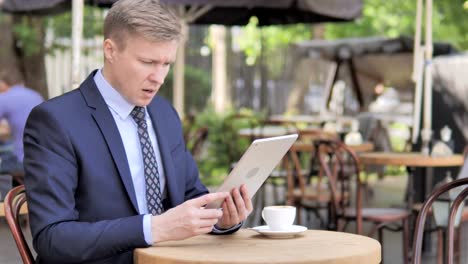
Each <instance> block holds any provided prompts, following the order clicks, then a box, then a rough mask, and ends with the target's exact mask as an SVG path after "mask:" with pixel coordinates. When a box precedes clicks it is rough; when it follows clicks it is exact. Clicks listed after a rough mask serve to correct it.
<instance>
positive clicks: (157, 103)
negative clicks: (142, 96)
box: [149, 95, 178, 117]
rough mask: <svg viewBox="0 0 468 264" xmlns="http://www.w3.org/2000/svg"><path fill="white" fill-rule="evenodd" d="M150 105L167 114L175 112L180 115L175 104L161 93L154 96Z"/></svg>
mask: <svg viewBox="0 0 468 264" xmlns="http://www.w3.org/2000/svg"><path fill="white" fill-rule="evenodd" d="M149 107H151V108H155V109H157V111H162V112H164V113H166V114H171V115H172V114H174V115H176V116H177V117H178V114H177V111H176V110H175V108H174V106H172V104H171V103H170V102H169V101H168V100H167V99H165V98H164V97H162V96H160V95H157V96H156V97H154V99H153V101H152V102H151V104H150V105H149Z"/></svg>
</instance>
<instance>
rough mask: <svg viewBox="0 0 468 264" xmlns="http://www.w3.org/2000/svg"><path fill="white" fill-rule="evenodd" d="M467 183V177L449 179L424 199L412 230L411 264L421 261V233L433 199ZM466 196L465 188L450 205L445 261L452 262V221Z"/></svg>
mask: <svg viewBox="0 0 468 264" xmlns="http://www.w3.org/2000/svg"><path fill="white" fill-rule="evenodd" d="M463 185H467V186H468V178H462V179H458V180H454V181H451V182H449V183H446V184H444V185H441V186H439V187H438V188H436V189H435V190H434V191H432V193H431V194H430V195H429V197H428V198H427V199H426V200H425V201H424V204H423V206H422V208H421V210H420V211H419V214H418V218H417V220H416V228H415V230H414V236H413V259H412V262H411V263H413V264H420V263H421V250H422V242H423V234H424V224H425V222H426V218H427V214H428V212H429V210H430V208H431V207H432V204H433V203H434V201H435V200H436V199H437V198H438V197H439V196H440V195H442V194H443V193H445V192H447V191H449V190H451V189H453V188H457V187H459V186H463ZM466 196H468V189H467V188H465V189H464V190H463V191H462V192H461V193H460V194H459V195H458V196H457V197H456V198H455V200H454V201H453V203H452V207H451V209H450V216H449V220H448V226H447V230H448V234H447V235H448V236H447V241H448V245H447V250H448V252H447V263H448V264H452V263H453V240H454V239H453V235H454V226H455V225H454V223H455V215H456V213H457V211H458V207H459V206H460V204H461V202H462V201H463V200H464V199H465V198H466Z"/></svg>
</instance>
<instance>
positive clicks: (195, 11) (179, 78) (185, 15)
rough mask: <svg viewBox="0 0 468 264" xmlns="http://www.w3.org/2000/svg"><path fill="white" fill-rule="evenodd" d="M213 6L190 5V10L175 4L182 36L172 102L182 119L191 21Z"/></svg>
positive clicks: (175, 65)
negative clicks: (187, 44) (187, 45)
mask: <svg viewBox="0 0 468 264" xmlns="http://www.w3.org/2000/svg"><path fill="white" fill-rule="evenodd" d="M211 8H212V6H211V5H207V6H204V7H199V6H196V5H195V6H189V7H188V10H187V9H186V7H185V6H184V5H179V6H173V7H172V10H173V11H174V12H175V13H176V14H177V15H178V16H179V18H180V20H181V27H182V37H181V39H180V42H179V48H178V49H177V57H176V61H175V63H174V83H173V96H172V103H173V104H174V107H175V109H176V110H177V113H178V114H179V116H180V118H181V119H182V118H183V117H184V114H185V109H184V105H185V102H184V101H185V87H184V86H185V83H184V81H185V48H186V43H187V39H188V34H189V23H192V22H193V21H194V20H195V19H197V18H198V17H200V16H202V15H204V14H205V13H206V12H208V11H209V10H210V9H211Z"/></svg>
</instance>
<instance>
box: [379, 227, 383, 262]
mask: <svg viewBox="0 0 468 264" xmlns="http://www.w3.org/2000/svg"><path fill="white" fill-rule="evenodd" d="M378 240H379V242H380V245H382V250H381V252H382V253H381V254H382V258H381V259H382V262H380V264H383V263H384V243H383V228H379V230H378Z"/></svg>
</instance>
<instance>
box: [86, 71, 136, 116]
mask: <svg viewBox="0 0 468 264" xmlns="http://www.w3.org/2000/svg"><path fill="white" fill-rule="evenodd" d="M94 82H95V83H96V86H97V88H98V90H99V92H100V93H101V95H102V97H103V98H104V101H105V102H106V104H107V105H108V106H109V107H110V108H111V109H112V110H114V111H115V112H116V113H117V114H118V115H119V116H120V118H122V119H126V118H127V117H128V116H129V115H130V113H131V112H132V110H133V108H135V105H133V104H131V103H129V102H128V101H127V100H125V98H123V96H122V95H121V94H120V93H119V92H118V91H117V90H116V89H115V88H114V87H112V85H111V84H110V83H109V82H107V80H106V79H105V78H104V75H102V69H100V70H98V71H97V72H96V74H95V75H94Z"/></svg>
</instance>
